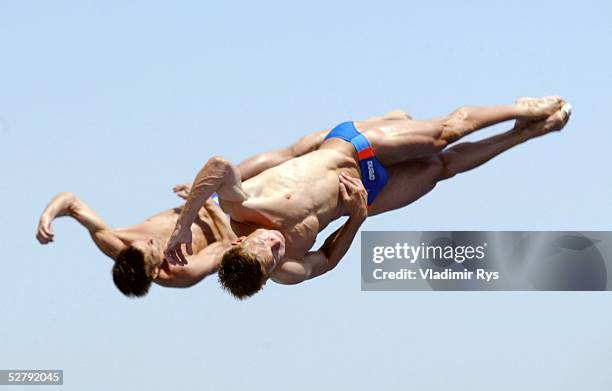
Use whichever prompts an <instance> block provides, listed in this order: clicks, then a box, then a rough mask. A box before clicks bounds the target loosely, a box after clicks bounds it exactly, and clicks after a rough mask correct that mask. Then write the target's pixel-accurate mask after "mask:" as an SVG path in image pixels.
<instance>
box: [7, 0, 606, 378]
mask: <svg viewBox="0 0 612 391" xmlns="http://www.w3.org/2000/svg"><path fill="white" fill-rule="evenodd" d="M610 4H611V3H610V2H606V1H582V2H576V1H572V2H569V1H567V2H564V1H540V2H537V4H533V2H527V1H522V2H508V1H490V0H489V1H481V2H474V1H463V2H451V1H446V2H444V1H442V2H441V1H428V2H400V1H396V2H392V1H377V2H360V1H350V2H348V1H346V2H328V1H308V2H302V3H299V4H298V3H295V2H268V1H257V2H246V1H244V2H214V3H213V2H195V1H194V2H182V1H174V2H165V3H162V2H154V1H146V2H144V1H142V2H136V1H134V2H129V3H127V2H121V1H105V2H91V1H80V2H64V1H54V2H43V1H40V2H31V1H12V2H11V1H3V2H1V3H0V175H1V178H2V181H0V197H1V198H0V199H1V200H2V203H3V206H4V207H3V210H2V211H1V212H0V222H1V223H2V224H0V249H1V252H2V261H1V262H2V263H1V264H2V277H0V278H1V282H0V294H1V298H0V368H3V369H12V368H59V369H64V371H65V385H64V386H63V389H66V390H83V389H88V390H108V389H113V388H117V389H128V387H129V388H131V389H149V390H165V389H176V390H193V389H211V390H242V389H257V390H258V389H267V390H274V389H287V388H290V389H294V390H312V389H345V388H349V387H350V389H355V390H360V389H364V390H365V389H372V388H380V389H407V388H410V389H419V390H425V389H432V390H442V389H450V388H452V389H454V390H485V389H491V388H494V389H498V390H515V389H538V390H574V389H585V390H608V389H610V388H609V387H610V384H611V382H612V374H611V372H610V371H609V363H610V362H611V360H612V337H611V336H610V326H611V323H612V296H611V295H610V294H609V293H552V292H546V293H535V292H526V293H491V292H487V293H484V292H482V293H478V292H475V293H441V292H437V293H436V292H422V293H418V292H416V293H415V292H361V291H360V274H359V272H360V266H359V240H357V241H356V242H355V243H354V244H353V246H352V248H351V250H350V251H349V253H348V255H347V256H346V258H345V259H344V260H343V261H342V263H341V264H340V265H339V267H338V268H337V269H335V270H334V271H333V272H331V273H329V274H328V275H326V276H324V277H322V278H318V279H315V280H313V281H310V282H307V283H305V284H302V285H300V286H293V287H286V286H279V285H275V284H272V283H271V284H269V285H268V286H267V287H266V289H265V290H264V292H263V293H261V294H259V295H257V296H256V297H254V298H253V299H252V300H248V301H245V302H237V301H234V300H233V299H232V298H231V297H229V296H228V295H227V294H225V293H223V292H222V291H221V290H220V289H219V287H218V285H217V283H216V280H215V279H214V278H211V279H208V280H205V281H203V282H202V283H201V284H199V285H198V286H196V287H194V288H191V289H189V290H173V289H164V288H160V287H153V289H152V291H151V293H150V294H149V296H148V297H147V298H145V299H142V300H128V299H126V298H124V297H123V296H122V295H121V294H120V293H119V292H118V291H117V290H116V289H115V288H114V286H113V283H112V280H111V276H110V269H111V266H112V263H111V261H110V260H109V259H107V258H105V256H104V255H102V254H101V253H99V252H98V250H97V249H96V248H95V247H94V245H93V244H92V243H91V241H90V239H89V236H88V234H87V233H86V231H85V230H84V229H82V228H81V227H80V226H78V225H77V224H76V223H75V222H74V221H70V220H66V219H63V220H59V221H57V222H56V224H55V226H54V228H55V232H56V241H55V243H53V244H52V245H50V246H48V247H42V246H40V245H38V243H37V242H36V241H35V238H34V232H35V228H36V223H37V220H38V216H39V214H40V212H41V211H42V210H43V208H44V206H45V205H46V203H47V202H48V200H49V199H50V198H51V197H52V196H53V195H54V194H55V193H57V192H59V191H72V192H74V193H76V194H77V195H78V196H79V197H81V198H82V199H83V200H84V201H85V202H86V203H88V204H89V205H90V206H91V207H93V208H94V209H95V210H97V211H98V212H99V213H100V214H101V215H102V216H103V217H104V218H105V219H106V220H107V222H108V223H109V224H111V225H113V226H123V225H130V224H134V223H136V222H138V221H140V220H142V219H144V218H146V217H147V216H149V215H151V214H153V213H155V212H157V211H159V210H162V209H166V208H169V207H171V206H175V205H178V204H179V203H180V202H179V200H178V199H177V198H175V196H174V195H173V194H172V192H171V188H172V186H173V185H174V184H176V183H179V182H184V181H190V180H191V179H192V178H193V176H194V175H195V173H196V172H197V170H198V169H199V168H200V167H201V165H202V164H203V163H204V162H205V161H206V159H207V158H208V157H210V156H211V155H212V154H220V155H223V156H225V157H227V158H229V159H230V160H232V161H234V162H238V161H240V160H241V159H243V158H245V157H247V156H250V155H252V154H254V153H257V152H261V151H265V150H269V149H272V148H277V147H281V146H285V145H287V144H289V143H291V142H293V141H295V140H297V139H298V138H299V137H300V136H301V135H303V134H305V133H308V132H311V131H314V130H318V129H321V128H325V127H331V126H333V125H335V124H337V123H339V122H341V121H344V120H347V119H364V118H366V117H368V116H372V115H378V114H382V113H383V112H386V111H389V110H391V109H394V108H401V109H404V110H407V111H409V112H410V113H411V114H412V115H413V116H414V117H416V118H427V117H432V116H438V115H442V114H445V113H448V112H450V111H452V110H453V109H454V108H455V107H457V106H459V105H466V104H483V105H484V104H497V103H506V102H511V101H512V100H514V99H516V98H518V97H520V96H542V95H551V94H560V95H564V96H565V97H566V98H567V99H568V100H569V101H570V102H572V103H573V105H574V115H573V118H572V120H571V122H570V124H569V125H568V126H567V127H566V129H565V130H564V131H563V132H562V133H556V134H553V135H549V136H547V137H544V138H541V139H538V140H533V141H531V142H528V143H527V144H524V145H521V146H519V147H517V148H516V149H513V150H511V151H510V152H508V153H506V154H504V155H503V156H501V157H499V158H497V159H495V160H494V161H492V162H491V163H489V164H487V165H485V166H483V167H481V168H479V169H478V170H476V171H473V172H470V173H467V174H463V175H461V176H459V177H455V178H453V179H452V180H449V181H447V182H445V183H442V184H440V185H439V186H438V187H437V188H436V189H435V190H434V191H433V192H432V193H431V194H429V195H428V196H426V197H425V198H424V199H422V200H420V201H418V202H416V203H415V204H413V205H411V206H409V207H407V208H405V209H403V210H401V211H397V212H394V213H389V214H387V215H384V216H380V217H376V218H372V219H370V220H368V221H367V222H366V223H365V224H364V226H363V229H367V230H426V229H433V230H451V229H458V230H480V229H483V230H484V229H499V230H520V229H526V230H529V229H560V230H561V229H584V230H586V229H607V230H609V229H611V228H612V226H611V224H610V217H611V215H610V206H609V203H610V199H611V196H612V184H611V182H610V172H609V167H610V163H611V158H610V145H611V143H612V135H611V133H612V132H611V131H612V129H611V127H612V126H611V125H610V120H609V113H610V108H609V107H610V104H611V103H612V102H611V99H610V91H611V87H612V71H611V70H612V57H611V56H610V49H609V48H610V37H611V33H612V31H611V30H612V6H611V5H610ZM500 130H504V127H497V128H495V129H492V130H490V131H485V132H480V133H478V134H476V135H474V136H473V137H471V138H472V139H478V138H481V137H483V136H486V135H490V134H493V133H495V132H496V131H500ZM338 223H339V222H338ZM336 226H337V225H334V226H333V227H330V229H335V227H336ZM329 232H330V231H329V230H328V231H326V232H324V234H326V233H329ZM323 237H325V235H323Z"/></svg>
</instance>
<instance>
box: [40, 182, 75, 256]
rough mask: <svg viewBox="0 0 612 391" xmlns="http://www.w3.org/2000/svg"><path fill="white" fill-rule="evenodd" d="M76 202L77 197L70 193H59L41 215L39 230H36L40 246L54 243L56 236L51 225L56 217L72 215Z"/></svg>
mask: <svg viewBox="0 0 612 391" xmlns="http://www.w3.org/2000/svg"><path fill="white" fill-rule="evenodd" d="M75 202H76V196H75V195H74V194H72V193H68V192H63V193H59V194H57V195H56V196H55V197H53V199H52V200H51V201H50V202H49V205H47V207H46V208H45V210H44V211H43V212H42V214H41V215H40V219H39V221H38V228H36V239H37V240H38V241H39V242H40V244H47V243H50V242H52V241H53V237H54V235H53V227H52V226H51V223H52V222H53V220H54V219H55V218H56V217H62V216H69V215H71V213H72V211H73V209H74V205H75Z"/></svg>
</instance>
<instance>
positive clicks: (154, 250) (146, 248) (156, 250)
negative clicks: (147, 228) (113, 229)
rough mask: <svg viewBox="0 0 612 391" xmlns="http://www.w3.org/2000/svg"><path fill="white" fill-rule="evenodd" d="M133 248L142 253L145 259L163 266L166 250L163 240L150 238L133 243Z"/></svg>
mask: <svg viewBox="0 0 612 391" xmlns="http://www.w3.org/2000/svg"><path fill="white" fill-rule="evenodd" d="M132 247H135V248H137V249H138V250H140V251H142V252H143V254H144V255H145V258H148V259H151V260H153V261H154V262H155V263H156V264H161V262H162V261H163V259H164V251H163V250H164V249H163V246H162V242H161V240H159V239H157V238H154V237H149V238H148V239H146V240H137V241H135V242H133V243H132Z"/></svg>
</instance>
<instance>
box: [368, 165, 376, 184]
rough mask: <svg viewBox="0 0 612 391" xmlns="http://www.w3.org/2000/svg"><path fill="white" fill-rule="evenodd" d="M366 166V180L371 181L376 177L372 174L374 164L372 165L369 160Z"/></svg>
mask: <svg viewBox="0 0 612 391" xmlns="http://www.w3.org/2000/svg"><path fill="white" fill-rule="evenodd" d="M366 164H367V166H368V179H369V180H371V181H373V180H375V179H376V175H375V174H374V163H372V161H371V160H368V161H367V162H366Z"/></svg>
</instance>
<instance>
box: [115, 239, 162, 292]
mask: <svg viewBox="0 0 612 391" xmlns="http://www.w3.org/2000/svg"><path fill="white" fill-rule="evenodd" d="M113 281H114V282H115V285H116V286H117V288H118V289H119V290H120V291H121V293H123V294H124V295H126V296H129V297H142V296H144V295H146V294H147V292H149V288H150V287H151V282H152V281H153V278H152V277H151V275H150V270H149V267H147V264H146V260H145V255H144V253H143V252H142V251H140V250H139V249H137V248H135V247H132V246H128V247H126V248H124V249H123V250H121V252H120V253H119V255H117V259H116V260H115V266H113Z"/></svg>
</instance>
